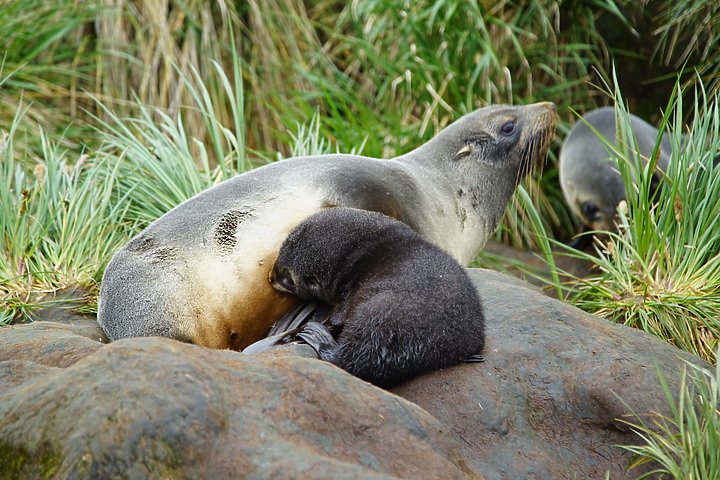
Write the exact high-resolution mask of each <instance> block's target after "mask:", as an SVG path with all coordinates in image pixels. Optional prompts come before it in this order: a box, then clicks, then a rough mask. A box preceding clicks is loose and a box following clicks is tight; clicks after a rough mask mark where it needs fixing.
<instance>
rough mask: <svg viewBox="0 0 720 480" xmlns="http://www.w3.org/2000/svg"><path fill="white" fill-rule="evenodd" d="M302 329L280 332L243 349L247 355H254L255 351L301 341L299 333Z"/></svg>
mask: <svg viewBox="0 0 720 480" xmlns="http://www.w3.org/2000/svg"><path fill="white" fill-rule="evenodd" d="M300 330H301V329H299V328H296V329H294V330H288V331H287V332H282V333H278V334H277V335H272V336H270V337H267V338H263V339H262V340H258V341H257V342H255V343H253V344H250V345H248V346H247V347H245V349H244V350H243V351H242V353H244V354H245V355H253V354H255V353H260V352H265V351H267V350H272V349H274V348H279V347H282V346H283V345H289V344H291V343H300V340H299V339H298V337H297V334H298V333H299V332H300Z"/></svg>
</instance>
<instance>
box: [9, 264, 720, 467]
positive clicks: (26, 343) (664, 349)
mask: <svg viewBox="0 0 720 480" xmlns="http://www.w3.org/2000/svg"><path fill="white" fill-rule="evenodd" d="M471 277H472V279H473V281H474V282H475V284H476V285H477V287H478V289H479V291H480V294H481V296H482V298H483V301H484V305H485V311H486V312H485V313H486V319H487V320H486V321H487V344H486V349H485V352H484V353H485V358H486V361H485V362H484V363H472V364H463V365H458V366H455V367H452V368H448V369H444V370H441V371H437V372H432V373H430V374H428V375H424V376H422V377H420V378H417V379H414V380H412V381H410V382H407V383H406V384H403V385H401V386H399V387H396V388H395V389H394V390H393V392H392V393H391V392H386V391H383V390H381V389H378V388H376V387H374V386H372V385H369V384H367V383H365V382H362V381H360V380H358V379H356V378H354V377H352V376H350V375H348V374H346V373H345V372H343V371H342V370H340V369H338V368H336V367H334V366H332V365H330V364H328V363H325V362H322V361H319V360H317V359H315V358H314V353H313V352H312V350H311V349H310V348H309V347H305V346H290V347H285V348H281V349H278V350H275V351H271V352H265V353H263V354H261V355H257V356H246V355H242V354H240V353H237V352H231V351H218V350H209V349H205V348H201V347H197V346H192V345H186V344H182V343H178V342H175V341H172V340H168V339H161V338H144V339H129V340H122V341H119V342H116V343H113V344H110V345H105V344H103V343H101V342H100V341H98V340H101V339H102V332H101V331H100V330H99V328H98V327H97V326H96V324H94V323H89V324H87V323H86V324H84V325H81V324H79V323H78V324H77V325H73V324H72V323H70V324H67V323H66V324H65V325H59V324H56V323H52V322H36V323H33V324H28V325H18V326H11V327H6V328H3V329H2V330H0V451H2V452H3V455H1V456H0V477H1V478H61V479H64V478H73V479H75V478H81V479H82V478H246V477H249V478H300V479H302V478H328V479H330V478H333V479H356V478H358V479H359V478H423V479H425V478H438V479H452V478H458V479H460V478H480V479H481V478H487V479H516V478H543V479H550V478H604V476H605V473H606V472H607V471H609V472H610V474H611V478H612V479H613V480H615V479H620V478H635V477H636V476H637V475H638V474H639V473H640V472H639V471H638V472H636V471H632V472H630V473H628V472H627V471H626V466H627V464H628V461H629V459H630V456H629V455H628V454H627V453H626V452H625V451H623V450H622V449H620V448H617V447H615V446H614V445H617V444H632V443H640V439H639V438H638V437H637V436H636V435H635V434H634V433H633V432H632V431H631V430H630V429H628V428H627V426H626V425H625V424H623V423H622V422H620V421H619V419H621V418H623V416H624V415H626V414H627V413H629V412H630V409H633V410H634V411H636V412H638V413H647V412H651V411H658V412H667V411H668V408H667V405H666V402H665V400H664V394H663V391H662V388H661V384H660V382H659V380H658V370H659V371H660V372H662V374H663V375H664V377H665V378H666V380H667V381H668V383H669V386H670V388H671V389H672V390H675V391H677V388H678V385H679V380H680V375H681V372H682V369H683V366H684V365H685V364H684V361H683V360H687V361H690V362H693V363H696V364H699V365H704V366H708V365H706V364H704V363H703V362H702V361H701V360H699V359H697V358H696V357H693V356H691V355H689V354H686V353H683V352H681V351H679V350H677V349H675V348H674V347H672V346H670V345H668V344H666V343H664V342H662V341H660V340H658V339H656V338H654V337H652V336H650V335H647V334H645V333H643V332H639V331H637V330H633V329H630V328H627V327H624V326H621V325H616V324H612V323H609V322H606V321H604V320H601V319H598V318H595V317H593V316H591V315H588V314H585V313H583V312H581V311H579V310H577V309H576V308H574V307H572V306H569V305H566V304H564V303H562V302H559V301H557V300H553V299H551V298H548V297H546V296H544V295H543V294H541V293H540V292H538V291H537V290H535V289H534V288H533V287H530V286H529V285H528V284H526V283H523V282H521V281H518V280H515V279H513V278H511V277H507V276H504V275H501V274H497V273H495V272H491V271H487V270H471ZM398 395H399V396H398Z"/></svg>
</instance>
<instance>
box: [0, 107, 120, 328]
mask: <svg viewBox="0 0 720 480" xmlns="http://www.w3.org/2000/svg"><path fill="white" fill-rule="evenodd" d="M26 111H27V109H26V108H25V109H21V110H19V111H18V114H17V115H16V117H15V121H14V122H13V123H12V125H11V129H10V131H9V132H8V133H7V134H5V135H4V136H3V138H2V142H0V143H2V145H1V146H0V159H1V160H2V161H0V182H1V183H0V240H1V241H2V245H3V249H2V251H0V278H2V279H3V281H2V283H0V304H2V307H3V308H2V309H0V323H7V322H8V321H10V320H12V319H13V318H15V317H17V316H18V314H19V313H21V312H22V311H23V310H24V309H25V308H33V305H32V303H28V300H29V299H30V298H31V297H30V294H32V293H36V292H42V291H53V290H57V289H62V288H66V287H69V286H76V285H80V286H83V287H87V288H90V287H92V286H93V285H95V284H96V283H97V282H98V281H99V280H100V274H101V272H102V271H103V269H104V267H105V265H106V264H107V262H108V261H109V259H110V257H111V255H112V254H113V252H114V251H115V250H116V249H117V248H118V247H120V246H121V245H122V244H123V243H124V242H125V241H127V239H128V231H130V230H131V228H128V226H127V225H125V224H124V222H125V221H126V220H125V218H126V217H127V204H126V203H124V202H123V201H122V200H123V199H122V198H121V199H119V200H120V201H117V200H118V199H117V198H116V195H115V184H116V180H117V173H118V169H117V166H114V167H113V166H111V165H109V164H108V163H109V159H110V157H108V156H103V155H93V156H90V155H83V156H82V157H81V158H80V159H73V161H70V160H69V159H68V158H67V156H66V154H65V153H64V152H63V151H62V148H61V147H59V146H58V145H57V144H53V143H52V142H51V141H50V140H49V139H48V137H47V136H46V135H44V134H42V133H41V134H40V140H41V145H42V150H41V153H40V155H41V158H42V159H43V162H42V163H39V164H38V165H37V166H36V167H35V168H34V169H33V170H30V169H28V168H27V167H26V165H25V164H24V163H23V162H20V161H18V160H17V159H16V152H15V148H14V139H15V135H16V134H17V130H16V127H17V125H19V123H20V121H21V120H22V116H23V114H24V113H25V112H26Z"/></svg>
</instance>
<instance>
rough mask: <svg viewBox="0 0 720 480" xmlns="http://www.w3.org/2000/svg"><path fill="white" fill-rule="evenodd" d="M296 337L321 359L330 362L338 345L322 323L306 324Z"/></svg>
mask: <svg viewBox="0 0 720 480" xmlns="http://www.w3.org/2000/svg"><path fill="white" fill-rule="evenodd" d="M297 336H298V338H301V339H303V340H304V341H305V343H307V344H308V345H310V346H311V347H312V348H314V349H315V351H316V352H317V354H318V356H319V357H320V358H321V359H323V360H327V361H332V359H331V357H332V354H333V353H334V352H335V350H336V349H337V347H338V343H337V342H336V341H335V338H333V336H332V333H330V330H328V327H326V326H325V325H323V324H322V323H318V322H308V323H307V325H305V327H304V328H303V329H302V331H300V333H298V334H297Z"/></svg>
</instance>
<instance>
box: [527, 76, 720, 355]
mask: <svg viewBox="0 0 720 480" xmlns="http://www.w3.org/2000/svg"><path fill="white" fill-rule="evenodd" d="M699 85H700V86H702V83H700V84H699ZM614 97H615V100H616V102H617V112H618V126H619V128H618V138H619V139H620V141H619V142H618V145H610V144H608V147H609V148H611V149H613V151H614V154H615V155H616V158H617V164H618V169H619V171H620V172H621V174H622V176H623V179H624V182H625V185H626V198H627V201H626V203H625V204H624V205H622V208H621V209H620V216H619V226H618V231H617V232H604V233H605V234H606V235H607V237H606V238H607V241H600V242H598V243H596V246H595V249H594V251H592V252H582V251H577V250H574V249H571V248H569V247H566V246H560V244H559V243H555V244H556V245H558V246H559V249H560V253H561V254H565V255H570V256H573V257H575V258H579V259H583V260H590V261H592V262H594V263H595V265H597V270H596V271H597V273H596V274H595V275H592V276H590V277H588V278H580V279H575V280H574V281H571V282H569V283H565V284H561V283H560V282H559V281H558V279H557V278H556V279H555V280H554V281H551V282H550V284H552V285H553V286H554V288H555V289H556V290H557V291H560V290H562V292H563V295H562V297H565V298H566V299H567V301H569V302H570V303H573V304H574V305H576V306H578V307H580V308H582V309H584V310H586V311H588V312H590V313H593V314H595V315H598V316H600V317H604V318H608V319H610V320H613V321H616V322H620V323H624V324H626V325H630V326H633V327H636V328H640V329H642V330H645V331H647V332H650V333H652V334H654V335H656V336H658V337H660V338H662V339H664V340H666V341H668V342H670V343H672V344H674V345H676V346H677V347H679V348H681V349H683V350H685V351H688V352H692V353H695V354H696V355H699V356H700V357H702V358H705V359H707V360H709V361H711V362H713V363H715V362H716V360H717V359H716V357H715V352H716V350H717V346H718V339H719V338H720V237H719V236H718V235H717V232H718V231H720V165H715V162H714V158H715V156H716V155H717V152H718V151H720V150H719V149H720V111H719V110H718V102H717V97H707V95H706V94H705V92H704V90H702V88H698V90H697V97H696V99H695V101H694V105H693V108H694V111H695V112H696V113H695V116H694V121H693V122H692V123H691V124H689V125H688V126H687V130H685V129H684V127H683V123H682V112H683V109H684V105H683V95H681V94H680V92H679V91H678V93H677V94H676V95H675V96H674V97H673V98H672V99H671V100H670V103H669V104H668V107H667V108H666V110H665V114H664V118H663V122H662V124H661V125H660V127H661V128H660V131H661V132H662V131H664V130H665V129H666V128H669V130H670V131H671V132H672V144H673V155H672V157H671V159H670V167H669V168H668V171H667V172H665V175H664V178H663V181H662V184H661V188H660V190H659V192H658V193H657V196H655V197H653V195H652V188H651V180H652V174H653V172H654V170H655V163H656V160H652V159H650V161H647V159H641V158H640V156H639V155H638V154H637V153H636V151H637V149H636V143H635V139H634V137H633V136H632V134H631V131H630V120H629V117H628V114H627V110H626V108H625V106H624V101H623V98H622V96H621V95H620V92H619V91H617V90H616V93H615V95H614ZM659 141H660V139H659V138H658V144H657V146H656V148H659ZM652 158H655V159H656V158H657V157H656V156H655V155H654V156H653V157H652ZM533 226H534V227H535V231H536V232H539V233H538V235H539V236H540V238H548V237H549V235H547V233H544V231H543V230H542V229H540V228H539V225H538V224H537V222H536V223H535V224H533ZM544 252H545V253H546V258H548V259H549V261H551V262H552V261H553V256H552V253H550V252H549V248H548V245H545V248H544Z"/></svg>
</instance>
